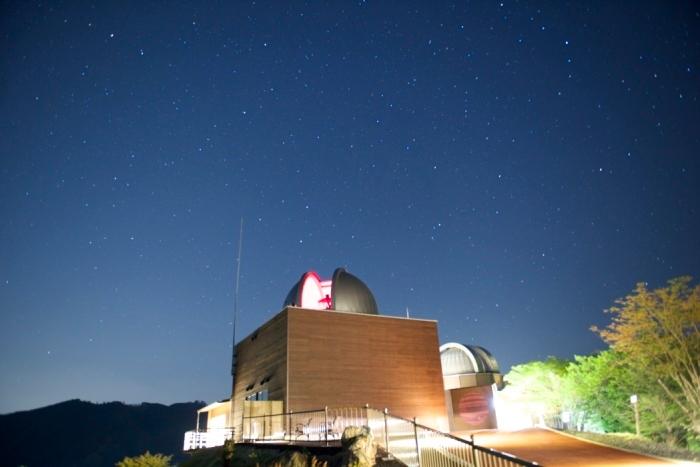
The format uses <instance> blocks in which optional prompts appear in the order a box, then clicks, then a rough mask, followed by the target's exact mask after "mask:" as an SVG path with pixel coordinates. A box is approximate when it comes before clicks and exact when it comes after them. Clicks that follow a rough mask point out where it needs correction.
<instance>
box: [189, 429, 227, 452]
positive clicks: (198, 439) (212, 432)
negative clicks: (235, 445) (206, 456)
mask: <svg viewBox="0 0 700 467" xmlns="http://www.w3.org/2000/svg"><path fill="white" fill-rule="evenodd" d="M232 436H233V430H231V429H230V428H210V429H208V430H199V431H194V430H193V431H186V432H185V440H184V443H183V447H182V450H183V451H191V450H193V449H204V448H213V447H216V446H223V445H224V442H225V441H226V440H227V439H231V438H232Z"/></svg>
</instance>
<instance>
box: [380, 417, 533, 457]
mask: <svg viewBox="0 0 700 467" xmlns="http://www.w3.org/2000/svg"><path fill="white" fill-rule="evenodd" d="M368 409H371V410H375V411H377V412H381V413H384V412H383V411H381V410H379V409H375V408H374V407H368ZM387 416H388V417H391V418H395V419H399V420H403V421H404V422H408V423H412V424H414V425H415V426H416V427H420V428H421V429H423V430H427V431H431V432H433V433H435V434H437V435H438V436H443V437H445V438H451V439H453V440H454V441H457V442H460V443H466V444H469V445H470V446H472V447H473V448H474V449H477V450H479V451H482V452H486V453H489V454H493V455H495V456H497V457H500V458H502V459H507V460H511V461H513V462H515V463H518V464H519V465H539V464H538V463H537V462H530V461H526V460H523V459H520V458H519V457H517V456H515V455H514V454H511V453H509V452H504V451H498V450H496V449H493V448H489V447H486V446H479V445H478V444H476V443H475V442H474V441H473V440H470V439H464V438H460V437H458V436H454V435H453V434H451V433H445V432H444V431H440V430H436V429H435V428H431V427H429V426H426V425H421V424H420V423H418V422H416V421H415V420H411V419H410V418H404V417H400V416H398V415H390V414H388V413H387Z"/></svg>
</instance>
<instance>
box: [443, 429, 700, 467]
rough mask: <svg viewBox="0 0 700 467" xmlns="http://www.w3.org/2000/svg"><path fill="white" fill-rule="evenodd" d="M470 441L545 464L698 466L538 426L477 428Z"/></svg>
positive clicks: (548, 466) (576, 466) (566, 466)
mask: <svg viewBox="0 0 700 467" xmlns="http://www.w3.org/2000/svg"><path fill="white" fill-rule="evenodd" d="M455 434H456V435H457V436H461V437H464V438H466V439H468V437H469V434H468V433H455ZM474 442H475V443H476V444H479V445H482V446H487V447H490V448H493V449H498V450H499V451H505V452H509V453H511V454H514V455H516V456H518V457H520V458H522V459H526V460H530V461H535V462H538V463H539V464H541V465H543V466H545V467H583V466H585V467H613V466H615V467H616V466H635V467H646V466H658V465H666V466H668V465H698V464H695V463H693V462H688V463H684V462H681V461H679V462H674V461H665V460H661V459H656V458H653V457H647V456H644V455H641V454H633V453H630V452H626V451H621V450H619V449H614V448H609V447H606V446H601V445H599V444H594V443H590V442H587V441H583V440H580V439H577V438H574V437H571V436H567V435H563V434H561V433H557V432H555V431H551V430H546V429H542V428H529V429H526V430H520V431H512V432H505V431H495V430H494V431H479V432H475V433H474Z"/></svg>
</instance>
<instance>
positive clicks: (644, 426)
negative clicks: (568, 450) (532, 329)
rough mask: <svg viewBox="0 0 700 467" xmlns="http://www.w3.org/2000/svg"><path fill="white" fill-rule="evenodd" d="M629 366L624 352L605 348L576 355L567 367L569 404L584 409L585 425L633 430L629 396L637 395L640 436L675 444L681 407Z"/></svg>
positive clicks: (681, 424)
mask: <svg viewBox="0 0 700 467" xmlns="http://www.w3.org/2000/svg"><path fill="white" fill-rule="evenodd" d="M647 376H648V375H647V374H645V373H644V372H640V371H638V370H637V368H635V367H633V366H631V365H630V364H629V362H628V361H627V359H626V356H625V355H624V354H621V353H619V352H615V351H614V350H606V351H604V352H601V353H599V354H597V355H590V356H585V357H581V356H576V357H575V360H574V362H572V363H571V364H570V365H569V367H568V368H567V373H566V379H565V382H564V388H565V390H564V393H565V395H566V398H567V401H568V404H569V407H572V408H574V410H575V411H576V412H577V413H581V412H583V414H584V416H583V421H584V422H585V424H587V425H589V426H590V425H593V426H597V427H599V428H602V429H603V430H604V431H608V432H621V431H626V432H630V433H632V432H634V430H635V423H634V415H633V410H632V407H631V405H630V396H631V395H632V394H636V395H637V396H638V400H639V402H638V404H639V411H640V415H641V432H642V434H643V435H645V436H647V437H650V438H653V439H655V440H658V441H662V442H665V443H667V444H671V445H674V444H678V442H679V441H680V439H679V438H682V434H681V433H679V432H678V431H679V427H682V426H683V425H684V418H683V416H682V414H681V413H680V410H679V409H678V408H677V407H676V406H675V405H674V404H673V403H672V402H671V401H670V400H669V398H668V397H667V396H666V394H665V393H664V392H663V390H662V389H661V387H660V386H659V385H658V384H657V383H656V382H655V381H654V380H653V379H650V378H648V377H647Z"/></svg>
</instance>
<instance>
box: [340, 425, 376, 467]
mask: <svg viewBox="0 0 700 467" xmlns="http://www.w3.org/2000/svg"><path fill="white" fill-rule="evenodd" d="M340 443H341V445H342V446H343V451H344V452H343V455H344V459H343V465H344V466H348V467H372V466H374V464H375V462H376V456H377V445H376V444H375V443H374V436H372V430H370V428H369V427H368V426H363V427H357V426H349V427H347V428H345V430H344V431H343V436H342V438H341V439H340Z"/></svg>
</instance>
